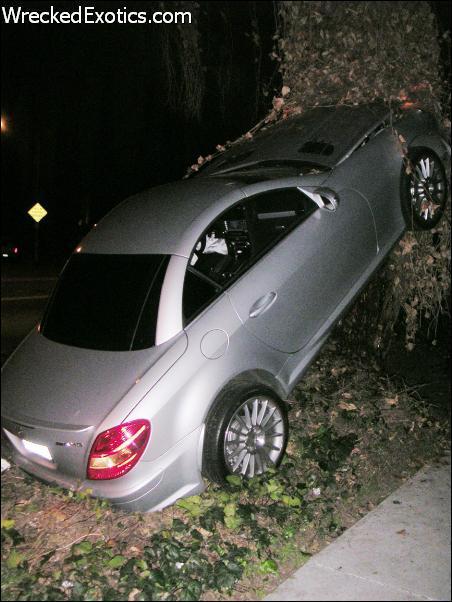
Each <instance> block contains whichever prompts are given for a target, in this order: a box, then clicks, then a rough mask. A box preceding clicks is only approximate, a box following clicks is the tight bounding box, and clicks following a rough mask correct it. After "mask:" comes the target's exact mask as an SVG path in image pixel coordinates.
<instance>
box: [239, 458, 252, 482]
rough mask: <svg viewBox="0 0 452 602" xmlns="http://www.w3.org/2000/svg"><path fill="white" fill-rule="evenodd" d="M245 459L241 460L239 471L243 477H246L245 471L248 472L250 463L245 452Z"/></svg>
mask: <svg viewBox="0 0 452 602" xmlns="http://www.w3.org/2000/svg"><path fill="white" fill-rule="evenodd" d="M245 454H246V455H245V457H244V458H243V464H242V470H241V471H240V472H241V473H242V475H243V476H245V475H246V471H247V470H248V464H249V463H250V458H251V454H250V453H248V452H245Z"/></svg>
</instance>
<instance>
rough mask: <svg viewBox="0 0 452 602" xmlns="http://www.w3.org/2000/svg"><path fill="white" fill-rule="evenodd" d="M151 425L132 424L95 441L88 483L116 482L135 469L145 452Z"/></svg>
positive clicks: (91, 454)
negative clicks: (89, 481)
mask: <svg viewBox="0 0 452 602" xmlns="http://www.w3.org/2000/svg"><path fill="white" fill-rule="evenodd" d="M150 434H151V425H150V423H149V421H148V420H133V421H132V422H125V423H124V424H120V425H119V426H115V427H113V428H111V429H108V430H107V431H104V432H103V433H100V435H98V436H97V437H96V440H95V441H94V443H93V447H92V448H91V452H90V454H89V459H88V471H87V477H88V479H117V478H118V477H122V475H125V474H126V473H127V472H129V470H130V469H131V468H133V467H134V466H135V464H136V463H137V462H138V460H139V459H140V457H141V456H142V454H143V452H144V450H145V449H146V445H147V442H148V441H149V436H150Z"/></svg>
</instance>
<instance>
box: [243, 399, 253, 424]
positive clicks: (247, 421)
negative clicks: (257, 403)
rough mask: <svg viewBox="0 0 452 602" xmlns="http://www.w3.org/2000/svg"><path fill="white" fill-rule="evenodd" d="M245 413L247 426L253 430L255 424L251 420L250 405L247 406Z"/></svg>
mask: <svg viewBox="0 0 452 602" xmlns="http://www.w3.org/2000/svg"><path fill="white" fill-rule="evenodd" d="M244 411H245V422H246V426H247V427H248V428H251V427H252V426H253V422H252V420H251V414H250V409H249V407H248V404H245V406H244Z"/></svg>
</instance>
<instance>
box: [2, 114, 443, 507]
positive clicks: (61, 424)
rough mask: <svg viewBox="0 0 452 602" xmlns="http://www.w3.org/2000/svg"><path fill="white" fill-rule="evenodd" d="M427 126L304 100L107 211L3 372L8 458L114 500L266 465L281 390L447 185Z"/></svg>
mask: <svg viewBox="0 0 452 602" xmlns="http://www.w3.org/2000/svg"><path fill="white" fill-rule="evenodd" d="M449 155H450V148H449V147H448V145H447V143H446V142H445V141H444V140H443V139H442V137H441V135H440V133H439V131H438V128H437V125H436V123H435V121H434V119H433V118H432V117H431V116H430V115H429V114H427V113H424V112H421V111H408V112H404V113H400V114H398V115H396V114H394V113H390V112H389V110H388V108H387V106H384V105H383V104H373V105H367V106H359V107H346V106H341V107H338V108H317V109H314V110H312V111H310V112H308V113H305V114H304V115H302V116H298V117H294V118H292V119H287V120H285V121H282V122H281V123H280V124H277V125H274V126H272V127H268V128H267V129H264V131H262V132H261V133H259V134H257V135H256V136H255V137H254V138H253V139H252V140H250V141H245V142H243V144H237V145H233V146H232V147H231V149H230V150H228V151H226V152H224V153H221V154H220V155H219V156H218V157H216V158H215V159H214V160H213V161H212V162H210V163H209V164H208V166H207V167H206V168H205V169H202V170H200V173H199V174H198V175H197V176H196V177H194V178H190V179H186V180H183V181H179V182H175V183H172V184H169V185H164V186H159V187H157V188H153V189H151V190H149V191H147V192H143V193H141V194H138V195H136V196H134V197H132V198H130V199H128V200H126V201H124V202H123V203H122V204H120V205H119V206H117V207H116V208H115V209H114V210H112V211H111V213H109V214H108V215H107V216H106V217H105V218H104V219H103V220H102V221H101V222H100V223H99V224H98V225H97V227H95V228H94V229H93V230H92V231H91V232H90V233H89V234H88V235H87V236H86V237H85V238H84V239H83V241H82V242H81V243H80V246H79V247H77V249H75V251H74V253H73V255H72V256H71V257H70V259H69V261H68V262H67V264H66V266H65V268H64V269H63V271H62V273H61V275H60V278H59V281H58V283H57V286H56V287H55V290H54V291H53V293H52V295H51V298H50V300H49V302H48V305H47V308H46V311H45V314H44V316H43V319H42V321H41V322H40V324H39V325H38V327H37V328H35V329H34V330H33V331H32V332H31V333H30V334H29V335H28V336H27V338H26V339H25V340H24V341H23V342H22V343H21V345H20V346H19V347H18V348H17V349H16V351H15V352H14V353H13V354H12V355H11V356H10V358H9V360H8V361H7V363H6V364H5V366H4V369H3V378H2V419H3V429H4V431H5V434H6V435H7V438H8V439H9V441H10V443H11V447H12V450H13V458H14V461H15V462H16V464H17V465H18V466H20V467H21V468H23V469H24V470H25V471H27V472H28V473H31V474H32V475H35V476H37V477H39V478H41V479H43V480H45V481H47V482H51V483H56V484H59V485H61V486H63V487H68V488H77V487H83V488H91V489H92V491H93V494H94V495H96V496H100V497H103V498H107V499H109V500H110V501H111V502H112V503H114V504H117V505H119V506H121V507H122V508H124V509H130V510H142V511H148V510H156V509H161V508H163V507H164V506H167V505H169V504H172V503H173V502H175V501H176V500H177V499H178V498H181V497H184V496H189V495H193V494H196V493H199V492H201V491H202V490H203V488H204V486H205V482H204V477H205V478H207V479H209V480H211V481H215V482H220V483H221V482H223V481H224V479H225V477H226V476H227V475H229V474H237V475H242V476H243V477H252V476H254V475H258V474H261V473H264V472H265V471H266V469H268V468H269V467H272V466H277V465H278V463H279V462H280V461H281V459H282V457H283V455H284V451H285V447H286V442H287V436H288V428H289V425H288V419H287V411H286V405H285V402H284V399H286V398H287V396H288V395H289V393H290V391H291V390H292V389H293V387H294V386H295V384H296V383H297V381H299V379H300V378H301V377H302V376H303V373H304V372H305V371H306V369H307V368H308V366H309V364H310V363H311V362H312V360H313V358H314V357H315V356H316V354H317V353H318V352H319V350H320V349H321V347H322V345H323V344H324V342H325V340H326V338H327V337H328V335H329V333H330V332H331V329H332V327H333V325H334V324H335V322H336V321H337V320H338V319H339V318H340V317H341V316H342V315H343V314H344V312H345V310H346V309H347V307H348V306H349V305H350V303H351V302H352V301H353V299H354V298H355V297H356V295H357V294H358V293H359V291H360V290H361V289H362V288H363V287H364V285H365V284H366V282H367V281H368V280H369V278H370V277H371V276H372V274H373V273H374V272H375V270H376V269H377V268H378V266H379V264H380V263H381V262H382V260H383V259H384V258H385V256H386V255H387V254H388V252H389V251H390V250H391V248H392V247H393V245H394V244H395V243H396V242H397V240H398V239H399V237H400V236H401V235H402V234H403V232H404V230H405V228H406V227H410V228H412V227H414V228H421V229H428V228H431V227H433V226H434V225H435V224H436V223H437V221H438V220H439V219H440V217H441V214H442V212H443V210H444V206H445V203H446V197H447V178H446V174H445V170H444V165H443V162H445V161H446V159H447V158H448V157H449Z"/></svg>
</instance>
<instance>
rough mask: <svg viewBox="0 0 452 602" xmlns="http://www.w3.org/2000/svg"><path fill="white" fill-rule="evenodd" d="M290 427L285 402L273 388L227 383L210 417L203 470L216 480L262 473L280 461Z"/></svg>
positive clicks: (206, 474)
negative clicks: (230, 384) (228, 384)
mask: <svg viewBox="0 0 452 602" xmlns="http://www.w3.org/2000/svg"><path fill="white" fill-rule="evenodd" d="M288 430H289V429H288V421H287V411H286V408H285V405H284V403H283V402H282V401H281V400H280V399H279V398H278V397H277V396H276V395H275V394H274V393H273V392H272V391H271V390H270V389H267V388H263V387H259V388H256V387H245V388H244V387H237V386H230V387H228V388H227V389H225V391H224V392H223V393H222V394H221V395H220V396H219V398H218V399H217V400H216V401H215V403H214V405H213V407H212V410H211V411H210V414H209V416H208V418H207V422H206V434H205V440H204V455H203V473H204V474H205V476H206V477H207V478H208V479H209V480H211V481H215V482H217V483H223V482H224V480H225V478H226V477H227V476H228V475H231V474H232V475H239V476H243V477H246V478H251V477H254V476H256V475H260V474H263V473H264V472H265V471H266V470H267V469H268V468H270V467H274V466H278V465H279V463H280V462H281V460H282V458H283V456H284V452H285V449H286V445H287V435H288Z"/></svg>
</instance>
